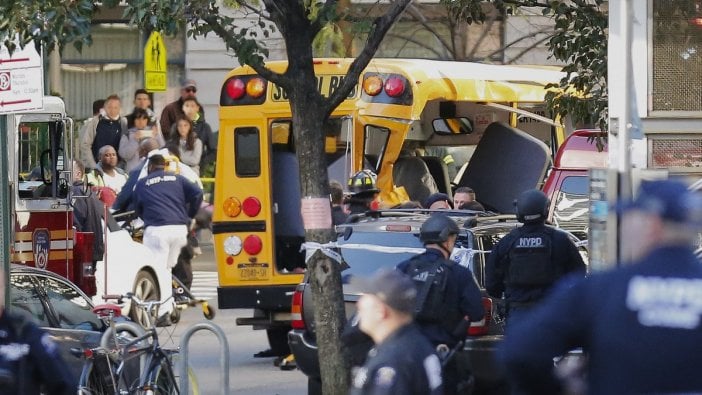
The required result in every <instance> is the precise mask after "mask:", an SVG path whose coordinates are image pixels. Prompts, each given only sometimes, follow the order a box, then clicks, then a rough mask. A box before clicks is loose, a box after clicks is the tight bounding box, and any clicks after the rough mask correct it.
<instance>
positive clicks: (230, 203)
mask: <svg viewBox="0 0 702 395" xmlns="http://www.w3.org/2000/svg"><path fill="white" fill-rule="evenodd" d="M222 209H224V213H225V214H227V216H229V217H236V216H237V215H239V214H241V202H240V201H239V199H237V198H235V197H233V196H230V197H228V198H227V199H226V200H225V201H224V203H223V204H222Z"/></svg>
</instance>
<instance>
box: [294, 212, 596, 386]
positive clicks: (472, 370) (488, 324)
mask: <svg viewBox="0 0 702 395" xmlns="http://www.w3.org/2000/svg"><path fill="white" fill-rule="evenodd" d="M432 211H434V210H421V209H419V210H417V211H415V212H411V213H408V212H407V211H404V210H398V211H395V210H387V211H379V212H369V213H367V214H366V215H364V216H363V217H362V218H361V219H360V220H359V221H358V222H355V223H351V224H344V225H339V226H337V230H338V234H339V237H338V239H337V244H338V245H340V251H341V255H342V257H343V259H344V261H345V262H346V264H347V266H348V267H347V268H346V269H345V270H343V271H342V273H341V276H342V283H343V290H344V303H345V305H346V313H347V318H348V317H350V316H351V315H352V314H353V313H354V312H355V309H356V306H355V305H356V301H357V300H358V298H359V297H360V293H359V292H357V290H355V289H354V288H353V286H352V285H351V284H350V283H351V279H352V278H353V277H354V276H361V277H368V276H370V275H371V274H372V273H373V272H375V271H376V270H378V269H381V268H393V267H395V266H396V265H397V264H398V263H400V262H401V261H403V260H405V259H408V258H410V257H411V256H413V255H416V254H417V253H420V252H422V251H424V247H423V246H422V243H421V242H420V241H419V229H420V227H421V225H422V223H423V222H424V221H425V220H426V219H427V218H429V216H430V214H431V212H432ZM441 212H442V213H446V214H449V215H451V216H452V218H453V219H454V220H456V222H457V223H458V225H459V227H460V228H461V233H460V234H459V236H458V239H457V243H456V248H455V249H454V256H453V257H454V259H455V260H457V261H460V264H462V265H465V266H466V267H468V268H469V269H470V270H471V271H472V273H473V275H474V277H475V280H476V282H477V283H478V285H479V286H480V288H481V289H482V290H483V306H484V307H485V311H486V315H485V318H484V319H483V320H482V321H480V322H477V323H473V324H471V327H470V328H468V333H467V338H466V341H465V345H464V347H463V349H462V350H460V351H459V352H457V353H456V358H457V359H458V363H459V367H460V369H461V375H462V377H467V375H471V374H472V375H473V378H474V379H475V386H476V388H475V389H476V391H480V393H503V392H504V390H505V388H504V381H503V378H502V376H501V374H500V372H499V370H498V369H497V368H496V367H495V363H494V359H493V352H494V350H495V347H496V346H497V344H498V343H499V342H500V341H501V340H502V335H503V329H504V328H503V325H502V319H501V317H500V314H499V308H498V306H497V303H498V301H494V302H493V299H492V298H490V297H488V296H487V295H486V294H485V292H484V283H485V261H486V259H487V254H488V253H489V252H490V251H491V250H492V247H493V246H494V245H495V244H496V243H497V242H498V241H499V240H500V239H501V238H502V237H503V236H504V235H506V234H507V233H509V232H510V231H511V230H512V229H514V228H515V227H517V226H520V225H521V224H520V223H519V222H517V221H516V219H515V217H514V216H513V215H495V214H485V215H477V216H476V215H466V212H465V211H463V212H461V211H459V210H456V211H447V210H441ZM570 237H571V239H572V240H573V241H574V242H575V241H577V238H576V237H575V236H574V235H572V234H571V236H570ZM345 245H348V247H344V246H345ZM581 251H582V253H583V254H586V251H585V250H584V249H582V250H581ZM461 257H462V258H463V259H460V258H461ZM493 303H494V305H493ZM292 314H293V322H292V327H293V329H292V330H291V331H290V332H289V333H288V344H289V345H290V349H291V351H292V352H293V354H294V355H295V361H296V363H297V367H298V368H299V369H300V370H301V371H302V372H303V373H304V374H305V375H307V377H308V394H319V393H321V391H320V387H321V381H320V380H321V379H320V372H319V359H318V355H317V342H316V337H315V332H316V327H315V322H314V306H313V304H312V294H311V291H310V289H309V287H308V286H307V282H306V281H305V282H303V283H301V284H299V285H298V286H297V288H296V290H295V293H294V294H293V302H292Z"/></svg>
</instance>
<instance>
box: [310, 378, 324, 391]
mask: <svg viewBox="0 0 702 395" xmlns="http://www.w3.org/2000/svg"><path fill="white" fill-rule="evenodd" d="M307 395H322V380H321V379H319V378H318V377H308V378H307Z"/></svg>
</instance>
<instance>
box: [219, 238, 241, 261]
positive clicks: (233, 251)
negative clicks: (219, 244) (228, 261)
mask: <svg viewBox="0 0 702 395" xmlns="http://www.w3.org/2000/svg"><path fill="white" fill-rule="evenodd" d="M223 244H224V252H226V253H227V255H229V258H231V256H232V255H234V256H236V255H239V254H240V253H241V239H240V238H239V236H229V237H227V238H226V239H224V243H223Z"/></svg>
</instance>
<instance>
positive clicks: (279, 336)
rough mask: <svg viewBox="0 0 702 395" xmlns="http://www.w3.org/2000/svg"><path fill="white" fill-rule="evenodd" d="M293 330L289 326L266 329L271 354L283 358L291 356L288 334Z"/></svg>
mask: <svg viewBox="0 0 702 395" xmlns="http://www.w3.org/2000/svg"><path fill="white" fill-rule="evenodd" d="M291 329H292V328H291V327H289V326H284V327H275V328H268V329H266V334H267V335H268V344H269V345H270V346H271V354H273V355H277V356H281V357H284V356H287V355H290V346H288V332H290V330H291Z"/></svg>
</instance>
